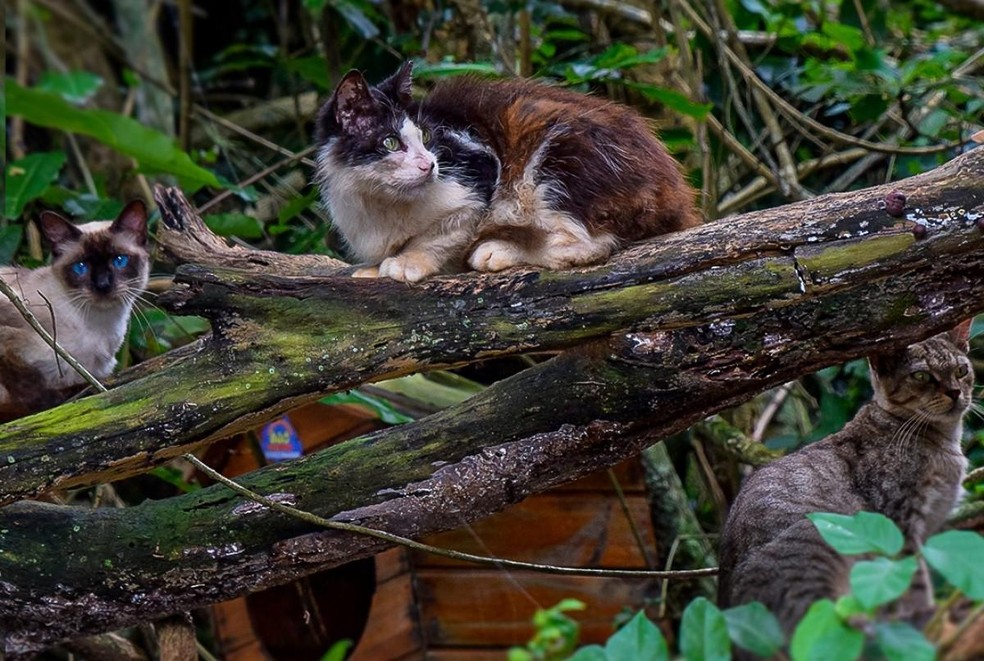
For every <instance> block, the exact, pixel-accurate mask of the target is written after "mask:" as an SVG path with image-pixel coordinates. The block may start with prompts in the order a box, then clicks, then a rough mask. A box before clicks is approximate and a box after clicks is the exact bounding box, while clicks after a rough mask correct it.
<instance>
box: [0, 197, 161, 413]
mask: <svg viewBox="0 0 984 661" xmlns="http://www.w3.org/2000/svg"><path fill="white" fill-rule="evenodd" d="M38 227H39V229H40V230H41V234H42V235H43V236H44V238H45V240H46V241H47V243H48V244H49V245H50V246H51V253H52V263H51V265H50V266H45V267H42V268H39V269H34V270H30V269H24V268H20V267H16V266H4V267H0V278H2V279H3V280H4V282H6V283H7V284H8V285H10V287H11V288H12V289H13V290H14V291H15V293H17V294H18V296H19V297H20V298H21V299H22V300H23V301H24V302H25V303H26V305H27V307H28V309H29V310H31V312H32V313H33V314H34V316H35V317H37V319H38V321H39V322H41V325H42V326H44V328H45V329H46V330H47V331H48V332H49V333H51V334H52V335H54V336H55V340H56V341H57V342H58V344H60V345H61V346H62V347H63V348H64V349H65V350H66V351H68V353H69V354H71V355H72V357H74V358H75V359H77V360H78V361H79V362H80V363H81V364H82V365H83V366H84V367H85V368H86V369H87V370H88V371H89V372H90V373H92V375H93V376H95V377H96V378H104V377H106V376H108V375H109V374H110V373H111V372H112V371H113V368H114V367H115V366H116V352H117V351H118V350H119V348H120V346H121V345H122V343H123V338H124V335H125V334H126V328H127V324H128V323H129V320H130V313H131V311H132V309H133V304H134V302H135V301H136V299H137V297H138V296H139V295H140V292H141V291H142V290H143V289H144V287H146V285H147V277H148V273H149V270H150V263H149V262H150V255H149V252H148V250H147V209H146V207H145V206H144V204H143V202H141V201H139V200H137V201H134V202H130V203H129V204H128V205H126V207H125V208H124V209H123V211H122V212H121V213H120V215H119V217H117V218H116V219H115V220H112V221H109V220H105V221H95V222H91V223H85V224H82V225H74V224H73V223H71V222H70V221H68V220H66V219H65V218H62V217H61V216H59V215H58V214H56V213H53V212H50V211H45V212H43V213H42V214H41V216H40V219H39V222H38ZM83 383H84V380H83V379H82V377H81V376H80V375H79V374H78V373H77V372H76V371H75V370H74V369H72V368H71V367H70V366H69V365H68V364H67V363H65V361H64V360H62V359H60V358H58V356H57V354H55V352H54V350H53V349H52V348H51V347H50V346H48V344H47V343H46V342H45V341H44V340H43V339H41V337H40V336H39V335H38V334H37V333H36V332H35V331H34V329H32V328H31V327H30V326H29V325H28V323H27V322H26V321H25V320H24V318H23V317H22V316H21V314H20V313H19V312H18V311H17V309H16V308H15V307H14V306H13V304H12V303H11V302H10V301H8V300H7V298H6V297H3V296H0V420H2V419H11V418H14V417H19V416H21V415H26V414H28V413H32V412H35V411H37V410H41V409H44V408H47V407H49V406H53V405H55V404H57V403H59V402H60V401H62V400H64V399H65V398H66V396H67V395H69V394H71V393H72V392H73V391H74V390H76V389H78V387H79V386H81V385H82V384H83Z"/></svg>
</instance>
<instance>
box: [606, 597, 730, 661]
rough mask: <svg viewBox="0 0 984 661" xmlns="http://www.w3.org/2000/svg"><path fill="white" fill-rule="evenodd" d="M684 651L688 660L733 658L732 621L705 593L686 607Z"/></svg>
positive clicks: (682, 630)
mask: <svg viewBox="0 0 984 661" xmlns="http://www.w3.org/2000/svg"><path fill="white" fill-rule="evenodd" d="M680 651H681V652H683V656H684V658H685V659H687V661H712V660H718V659H720V661H728V659H730V658H731V638H730V637H729V636H728V623H727V621H726V620H725V618H724V615H723V614H722V613H721V611H720V610H718V607H717V606H715V605H714V604H712V603H711V602H710V601H708V600H707V599H705V598H704V597H697V598H696V599H694V600H693V601H691V602H690V604H688V605H687V608H686V610H684V611H683V620H682V621H681V622H680ZM619 658H626V659H628V658H639V657H619Z"/></svg>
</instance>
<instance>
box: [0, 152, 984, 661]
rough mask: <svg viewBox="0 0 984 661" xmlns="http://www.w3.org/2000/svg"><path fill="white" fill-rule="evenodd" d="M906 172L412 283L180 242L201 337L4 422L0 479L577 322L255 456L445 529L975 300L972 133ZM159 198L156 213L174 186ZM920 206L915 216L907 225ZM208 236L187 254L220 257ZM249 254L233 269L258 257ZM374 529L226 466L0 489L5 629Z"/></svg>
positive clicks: (194, 595)
mask: <svg viewBox="0 0 984 661" xmlns="http://www.w3.org/2000/svg"><path fill="white" fill-rule="evenodd" d="M896 186H897V188H898V189H899V190H901V191H903V192H904V193H906V194H907V196H908V198H909V203H910V207H911V208H910V209H909V210H908V211H907V216H906V218H904V219H897V218H893V217H891V216H889V215H888V214H887V213H886V211H885V210H884V209H883V208H882V206H883V205H880V204H879V202H881V200H882V198H883V197H884V195H885V194H886V192H887V189H886V188H884V187H882V188H876V189H869V190H867V191H859V192H857V193H850V194H844V195H837V196H825V197H822V198H817V199H814V200H811V201H809V202H805V203H799V204H795V205H790V206H787V207H782V208H780V209H776V210H771V211H768V212H763V213H758V214H754V215H748V216H745V217H742V218H739V219H729V220H728V221H724V222H720V223H717V224H713V225H708V226H705V227H702V228H699V229H697V230H694V231H691V232H688V233H684V234H680V235H675V236H671V237H666V238H665V239H664V240H662V241H657V242H653V243H651V244H645V245H641V246H638V247H636V248H633V249H632V250H630V251H627V252H626V253H624V254H622V255H621V256H619V257H618V258H617V259H616V260H614V261H613V262H611V263H609V264H606V265H604V266H602V267H598V268H595V269H591V270H586V271H582V272H566V273H533V272H516V273H509V274H505V275H500V276H476V275H471V274H468V275H463V276H460V277H457V278H439V279H436V280H434V281H433V282H429V283H427V284H425V285H423V286H419V287H407V286H405V285H401V284H399V283H391V282H384V281H368V282H367V281H364V280H352V279H350V278H347V277H344V276H342V275H338V274H335V273H334V272H330V271H329V270H330V269H332V268H335V267H336V266H337V264H334V265H333V264H328V263H327V262H326V263H325V264H326V265H325V266H324V268H325V269H326V272H327V273H329V274H326V275H317V276H310V275H304V274H303V273H297V274H295V275H293V277H286V276H284V275H282V273H281V272H277V271H289V270H290V268H291V267H290V263H289V260H287V261H285V262H283V264H282V268H281V266H280V265H275V264H274V261H277V260H280V259H281V257H280V256H277V257H275V258H274V257H272V256H270V257H269V259H270V260H271V261H270V262H268V263H266V264H264V265H263V266H262V269H265V270H272V271H274V272H271V273H267V272H261V270H260V269H250V268H240V269H231V268H228V267H211V268H207V267H202V266H186V267H183V269H182V270H181V271H180V273H179V276H180V279H181V281H182V282H183V283H184V285H183V289H182V290H181V291H179V292H177V293H176V294H175V295H174V296H173V297H172V298H171V300H172V305H174V306H175V307H177V308H179V309H182V310H188V311H195V312H200V313H203V314H206V315H207V316H209V317H210V318H211V319H212V321H213V335H212V337H211V338H210V339H208V340H206V341H202V342H200V343H198V344H196V345H195V346H194V347H193V348H192V349H186V350H184V351H180V352H178V353H177V354H175V355H174V356H172V357H171V358H170V359H165V360H163V361H160V362H159V363H155V366H156V367H158V368H160V371H150V370H148V369H147V368H143V369H140V370H137V371H136V372H134V374H133V375H131V377H125V378H124V379H123V383H122V385H119V386H117V387H115V388H113V389H112V390H111V391H110V392H108V393H105V394H102V395H96V396H93V397H88V398H85V399H83V400H80V401H78V402H72V403H70V404H67V405H63V406H61V407H58V408H57V409H53V410H52V411H48V412H45V413H42V414H39V415H36V416H32V417H30V418H25V419H23V420H19V421H17V422H14V423H10V424H8V425H5V426H3V427H0V484H2V485H3V490H4V492H5V493H6V494H7V497H8V499H12V498H17V497H21V496H23V495H25V494H30V493H37V492H39V491H42V490H44V489H46V488H50V487H51V486H57V485H66V484H82V483H88V482H91V481H93V480H98V479H103V478H105V477H107V476H118V475H123V474H127V473H130V472H133V471H135V470H139V469H140V468H141V467H144V466H148V465H151V464H153V463H156V462H158V461H161V460H162V459H163V458H164V457H167V456H172V455H174V454H176V453H178V452H181V451H183V450H184V449H185V448H187V447H189V446H193V445H195V444H199V443H203V442H207V441H208V440H210V439H212V438H217V437H218V436H220V435H221V434H223V433H225V432H227V431H229V430H232V429H238V428H241V427H243V426H245V425H246V424H252V423H253V422H255V419H256V418H247V420H246V421H242V420H238V418H240V417H241V416H243V415H247V416H249V415H250V414H251V413H252V412H256V411H275V410H280V409H282V408H285V407H287V406H289V403H290V402H287V403H282V402H279V401H278V399H279V398H283V397H288V398H293V399H294V400H295V401H297V400H301V399H303V398H305V397H310V396H312V395H313V394H315V393H317V392H322V391H325V390H330V389H337V388H345V387H350V386H351V385H355V384H358V383H362V382H365V381H368V380H372V379H377V378H383V377H386V376H391V375H395V374H404V373H409V372H414V371H422V370H426V369H431V368H434V367H438V366H444V365H449V364H458V363H462V362H467V361H470V360H476V359H478V358H481V357H483V356H485V355H502V354H506V353H512V352H517V351H523V350H526V349H530V348H563V347H572V346H575V345H579V344H580V345H581V346H578V347H577V348H574V349H571V350H569V351H567V352H566V353H564V354H562V355H560V356H559V357H557V358H555V359H553V360H551V361H548V362H547V363H544V364H541V365H539V366H537V367H534V368H531V369H529V370H526V371H525V372H523V373H521V374H518V375H516V376H515V377H513V378H511V379H508V380H505V381H503V382H500V383H499V384H497V385H496V386H493V387H491V388H489V389H488V390H486V391H484V392H483V393H481V394H479V395H476V396H475V397H473V398H472V399H470V400H468V401H466V402H464V403H463V404H461V405H458V406H455V407H453V408H451V409H448V410H447V411H444V412H442V413H439V414H435V415H433V416H430V417H428V418H426V419H424V420H422V421H420V422H418V423H414V424H412V425H407V426H404V427H400V428H395V429H391V430H387V431H385V432H382V433H379V434H375V435H373V436H370V437H365V438H361V439H356V440H353V441H350V442H348V443H345V444H342V445H339V446H335V447H332V448H330V449H328V450H326V451H323V452H320V453H318V454H316V455H313V456H310V457H306V458H304V459H301V460H297V461H293V462H289V463H286V464H281V465H276V466H272V467H269V468H266V469H263V470H260V471H257V472H255V473H252V474H250V475H249V476H247V477H246V478H244V479H243V482H244V483H245V484H246V485H247V486H249V487H250V488H251V489H254V490H256V491H258V492H260V493H264V494H267V495H271V494H278V497H279V498H282V499H284V500H287V501H289V502H292V503H294V504H296V505H297V506H298V507H300V508H302V509H306V510H309V511H312V512H315V513H317V514H319V515H322V516H327V517H335V518H337V519H339V520H345V521H352V522H356V523H360V524H362V525H367V526H369V527H374V528H378V529H382V530H387V531H390V532H394V533H397V534H400V535H404V536H410V537H413V536H417V535H420V534H423V533H427V532H433V531H437V530H443V529H447V528H450V527H455V526H458V525H460V524H461V523H463V522H466V521H471V520H474V519H477V518H479V517H481V516H483V515H485V514H487V513H490V512H493V511H496V510H498V509H501V508H503V507H505V506H507V505H508V504H510V503H513V502H516V501H518V500H520V499H522V498H523V497H525V496H526V495H528V494H530V493H532V492H535V491H539V490H542V489H545V488H548V487H549V486H551V485H554V484H557V483H560V482H564V481H567V480H569V479H572V478H574V477H576V476H578V475H581V474H583V473H586V472H588V471H591V470H595V469H597V468H600V467H603V466H608V465H611V464H614V463H615V462H617V461H618V460H620V459H622V458H624V457H626V456H629V455H631V454H633V453H636V452H638V451H639V450H640V449H642V448H643V447H646V446H647V445H649V444H651V443H652V442H654V441H655V440H657V439H659V438H662V437H664V436H665V435H667V434H670V433H673V432H675V431H679V430H682V429H685V428H686V427H687V426H689V425H690V424H692V423H693V422H694V421H696V420H699V419H701V418H702V417H704V416H706V415H708V414H710V413H713V412H715V411H718V410H720V409H722V408H725V407H727V406H731V405H734V404H736V403H739V402H741V401H743V400H745V399H747V398H748V397H750V396H752V395H753V394H754V393H756V392H758V391H761V390H763V389H765V388H769V387H773V386H775V385H778V384H781V383H784V382H786V381H788V380H790V379H792V378H795V377H796V376H797V375H800V374H803V373H806V372H810V371H814V370H816V369H818V368H820V367H822V366H824V365H829V364H832V363H836V362H841V361H844V360H848V359H851V358H855V357H858V356H862V355H864V354H867V353H870V352H872V351H873V350H876V349H880V348H888V347H894V346H900V345H904V344H906V343H909V342H912V341H915V340H917V339H920V338H923V337H926V336H927V335H929V334H931V333H933V332H936V331H938V330H941V329H943V328H946V327H948V326H951V325H953V324H955V323H956V322H957V321H959V320H960V319H963V318H966V317H968V316H970V315H971V314H973V313H975V312H978V311H980V310H982V309H984V278H982V277H981V274H982V273H984V250H982V248H984V233H982V231H981V230H980V229H979V228H978V225H977V223H978V221H979V220H980V219H981V218H982V217H984V151H982V150H979V151H978V152H972V153H970V154H967V155H965V156H963V157H960V158H959V159H957V160H955V161H954V162H952V163H951V164H949V165H947V166H944V167H943V168H940V169H938V170H936V171H933V172H930V173H927V174H925V175H922V176H920V177H915V178H913V179H910V180H907V181H905V182H901V183H899V184H897V185H896ZM161 204H162V206H163V207H165V218H167V214H168V213H169V211H168V209H170V210H173V207H172V206H169V202H168V199H167V197H166V196H161ZM181 217H183V218H185V219H186V220H187V218H186V217H185V216H181ZM915 222H918V223H920V225H924V226H925V227H926V231H925V232H920V234H924V236H923V238H921V239H918V240H917V239H916V238H915V236H914V233H913V231H912V228H913V227H914V223H915ZM185 226H186V227H187V226H188V225H187V224H186V225H185ZM165 242H166V243H167V244H168V245H169V249H170V248H171V247H173V246H174V243H173V242H171V241H170V239H167V238H165ZM208 250H209V252H208V253H207V254H206V253H202V254H201V255H200V256H201V257H203V258H205V257H209V256H212V257H215V258H216V259H220V260H221V259H226V258H227V257H228V255H227V253H228V252H229V251H228V250H227V249H225V248H224V247H222V248H220V247H219V246H213V247H212V248H209V249H208ZM244 257H245V259H241V260H240V261H241V262H246V263H245V264H241V266H247V267H248V266H249V264H250V260H255V259H264V260H265V259H268V258H267V257H266V256H263V255H262V254H261V255H260V256H257V255H254V254H250V255H249V256H245V255H244ZM308 259H311V258H308ZM203 261H204V260H203ZM616 331H622V334H619V335H618V336H616V337H614V338H609V337H608V335H609V334H610V333H612V332H616ZM93 469H97V470H99V471H101V472H100V473H98V474H97V475H86V474H85V473H86V471H88V470H93ZM380 548H381V544H380V543H379V542H378V541H376V540H372V539H367V538H364V537H359V536H354V535H351V534H346V533H338V532H321V531H314V530H312V529H310V528H309V527H306V526H305V525H304V524H301V523H298V522H297V521H296V520H292V519H285V518H284V517H282V516H281V515H279V514H275V513H271V512H268V511H264V510H263V509H262V508H259V507H258V506H256V505H255V504H251V503H247V502H243V501H242V500H241V499H240V498H239V497H237V496H235V495H233V494H231V493H230V492H229V491H228V490H226V489H225V488H224V487H221V486H217V487H212V488H209V489H203V490H201V491H199V492H196V493H193V494H188V495H186V496H182V497H178V498H173V499H170V500H166V501H160V502H146V503H144V504H142V505H140V506H138V507H134V508H129V509H123V510H106V509H102V510H85V509H76V508H67V507H59V506H53V505H47V504H43V503H32V502H21V503H16V504H14V505H11V506H8V507H6V508H4V509H2V510H0V550H2V552H0V630H3V631H5V632H6V638H5V643H6V648H7V650H8V651H10V652H21V651H27V650H31V649H36V648H37V647H38V646H40V645H43V644H45V643H47V642H50V641H53V640H55V639H57V638H59V637H63V636H70V635H77V634H81V633H94V632H98V631H104V630H108V629H112V628H115V627H119V626H122V625H124V624H126V623H129V622H135V621H139V620H147V619H153V618H155V617H159V616H161V615H164V614H167V613H171V612H177V611H182V610H187V609H189V608H193V607H195V606H199V605H202V604H205V603H211V602H214V601H218V600H221V599H227V598H229V597H232V596H235V595H238V594H242V593H244V592H247V591H250V590H255V589H259V588H262V587H264V586H267V585H272V584H276V583H282V582H285V581H289V580H291V579H293V578H296V577H297V576H299V575H303V574H307V573H311V572H314V571H318V570H320V569H323V568H325V567H329V566H333V565H337V564H339V563H342V562H345V561H348V560H352V559H354V558H357V557H362V556H365V555H368V554H371V553H374V552H376V551H378V550H379V549H380Z"/></svg>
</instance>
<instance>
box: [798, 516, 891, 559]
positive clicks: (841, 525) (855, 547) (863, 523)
mask: <svg viewBox="0 0 984 661" xmlns="http://www.w3.org/2000/svg"><path fill="white" fill-rule="evenodd" d="M806 518H808V519H809V520H810V521H812V522H813V525H815V526H816V527H817V530H818V531H819V532H820V536H821V537H823V541H825V542H827V543H828V544H830V546H832V547H833V548H834V550H836V551H837V552H838V553H843V554H845V555H854V554H857V553H882V554H885V555H895V554H896V553H898V552H899V551H901V550H902V544H903V543H904V541H905V540H904V539H903V538H902V532H901V531H900V530H899V528H898V526H896V525H895V523H894V522H893V521H892V520H891V519H889V518H888V517H887V516H884V515H882V514H876V513H874V512H858V513H857V514H855V515H854V516H847V515H845V514H831V513H829V512H814V513H813V514H807V515H806Z"/></svg>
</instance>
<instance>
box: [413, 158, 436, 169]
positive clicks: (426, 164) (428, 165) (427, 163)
mask: <svg viewBox="0 0 984 661" xmlns="http://www.w3.org/2000/svg"><path fill="white" fill-rule="evenodd" d="M417 167H418V168H420V171H421V172H433V171H434V161H432V160H430V159H427V160H422V161H417Z"/></svg>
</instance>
